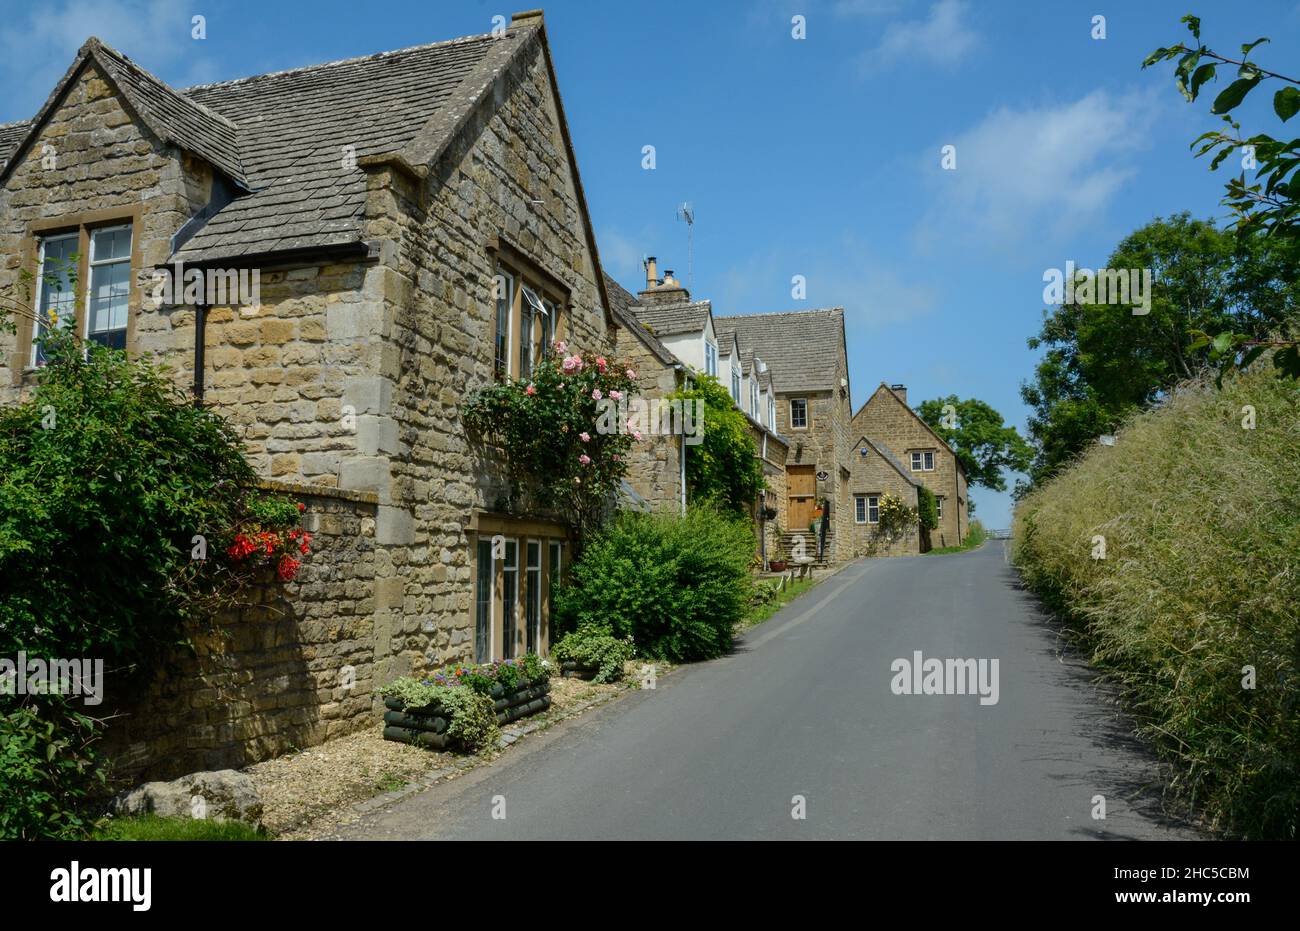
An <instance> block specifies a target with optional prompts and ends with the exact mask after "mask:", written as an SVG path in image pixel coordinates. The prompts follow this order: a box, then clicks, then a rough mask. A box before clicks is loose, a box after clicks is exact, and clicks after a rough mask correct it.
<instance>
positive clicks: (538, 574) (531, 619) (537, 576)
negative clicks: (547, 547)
mask: <svg viewBox="0 0 1300 931" xmlns="http://www.w3.org/2000/svg"><path fill="white" fill-rule="evenodd" d="M524 625H525V627H524V637H525V642H526V643H527V647H528V652H529V653H536V652H537V644H539V643H541V641H542V543H541V541H540V540H529V541H528V563H527V572H526V581H525V584H524Z"/></svg>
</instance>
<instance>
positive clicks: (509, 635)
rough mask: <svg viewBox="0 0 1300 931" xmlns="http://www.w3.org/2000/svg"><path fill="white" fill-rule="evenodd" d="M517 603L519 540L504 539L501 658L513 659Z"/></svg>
mask: <svg viewBox="0 0 1300 931" xmlns="http://www.w3.org/2000/svg"><path fill="white" fill-rule="evenodd" d="M518 603H519V541H517V540H506V555H505V559H503V560H502V561H501V658H502V659H514V656H515V636H516V630H517V625H516V624H515V606H516V605H517V604H518Z"/></svg>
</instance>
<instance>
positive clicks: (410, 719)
mask: <svg viewBox="0 0 1300 931" xmlns="http://www.w3.org/2000/svg"><path fill="white" fill-rule="evenodd" d="M550 691H551V683H550V681H549V680H548V679H534V680H529V679H523V680H521V681H520V682H519V683H518V685H516V686H514V688H511V689H508V690H507V689H506V688H505V687H504V686H501V685H496V686H493V687H492V689H491V691H489V692H488V697H489V698H491V699H492V713H493V715H494V716H495V718H496V722H497V726H498V727H502V726H504V725H506V724H509V723H510V722H511V721H517V720H519V719H520V718H526V717H528V716H529V715H533V714H537V713H538V712H541V711H545V710H546V709H547V708H549V707H551V696H550ZM384 707H386V708H387V709H388V710H387V711H385V712H384V739H385V740H396V741H399V742H401V743H408V744H415V745H416V746H420V747H430V748H432V749H435V750H445V749H447V746H448V743H449V740H450V738H449V737H448V736H447V728H448V726H449V725H450V723H451V714H450V713H449V712H447V711H446V710H445V709H444V708H443V707H442V706H441V705H440V704H432V705H426V706H425V707H423V708H411V707H409V706H407V705H406V704H405V703H404V702H403V701H402V700H401V699H399V698H385V699H384Z"/></svg>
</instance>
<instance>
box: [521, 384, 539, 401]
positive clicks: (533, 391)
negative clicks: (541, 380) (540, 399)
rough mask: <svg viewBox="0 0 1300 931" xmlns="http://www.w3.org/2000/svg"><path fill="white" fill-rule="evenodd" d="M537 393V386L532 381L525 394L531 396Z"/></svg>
mask: <svg viewBox="0 0 1300 931" xmlns="http://www.w3.org/2000/svg"><path fill="white" fill-rule="evenodd" d="M536 393H537V388H536V386H535V385H533V384H531V383H530V384H529V385H528V387H527V388H525V389H524V394H526V395H528V396H529V397H530V398H531V397H532V396H533V395H535V394H536Z"/></svg>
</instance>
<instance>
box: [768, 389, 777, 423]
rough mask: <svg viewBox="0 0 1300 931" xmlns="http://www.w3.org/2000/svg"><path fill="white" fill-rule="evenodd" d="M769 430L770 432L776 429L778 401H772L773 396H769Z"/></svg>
mask: <svg viewBox="0 0 1300 931" xmlns="http://www.w3.org/2000/svg"><path fill="white" fill-rule="evenodd" d="M767 428H768V429H769V430H775V429H776V401H775V400H773V399H772V396H771V395H768V396H767Z"/></svg>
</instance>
